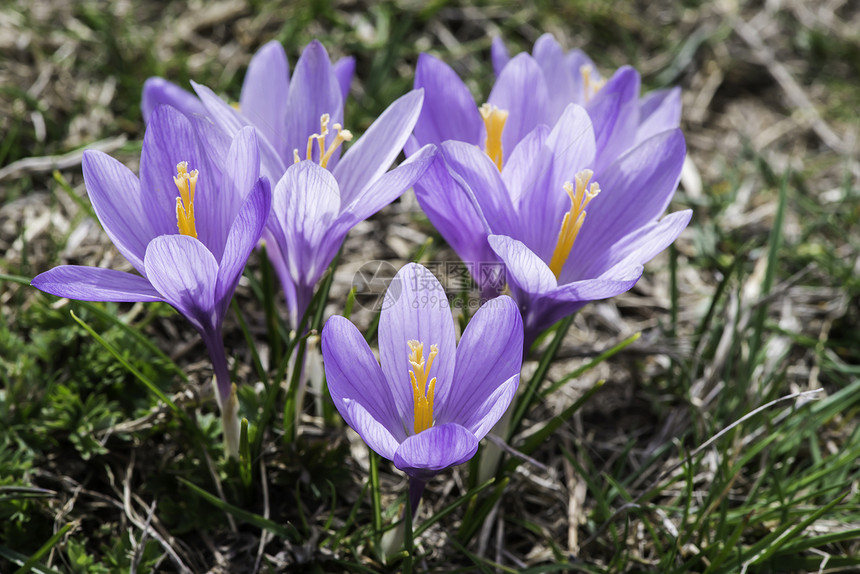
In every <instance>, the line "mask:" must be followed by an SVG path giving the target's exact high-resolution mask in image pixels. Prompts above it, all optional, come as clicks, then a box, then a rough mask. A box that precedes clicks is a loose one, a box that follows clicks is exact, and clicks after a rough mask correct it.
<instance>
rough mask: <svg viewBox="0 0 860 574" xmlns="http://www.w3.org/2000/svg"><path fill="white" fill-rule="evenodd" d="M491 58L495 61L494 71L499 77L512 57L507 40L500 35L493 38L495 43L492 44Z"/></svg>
mask: <svg viewBox="0 0 860 574" xmlns="http://www.w3.org/2000/svg"><path fill="white" fill-rule="evenodd" d="M490 59H491V60H492V61H493V73H494V74H495V75H496V77H498V76H499V74H501V73H502V70H503V69H504V67H505V66H506V65H507V63H508V62H509V61H510V59H511V57H510V56H509V55H508V48H507V46H505V41H504V40H502V38H501V37H500V36H496V37H495V38H493V44H492V46H490Z"/></svg>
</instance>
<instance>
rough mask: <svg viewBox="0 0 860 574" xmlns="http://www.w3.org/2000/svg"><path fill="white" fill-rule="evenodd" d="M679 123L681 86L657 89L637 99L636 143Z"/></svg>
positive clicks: (675, 126)
mask: <svg viewBox="0 0 860 574" xmlns="http://www.w3.org/2000/svg"><path fill="white" fill-rule="evenodd" d="M680 123H681V88H677V87H676V88H672V89H670V90H657V91H654V92H651V93H650V94H647V95H645V96H643V97H642V99H641V100H639V128H638V129H637V130H636V143H637V144H638V143H641V142H643V141H645V140H646V139H648V138H650V137H651V136H654V135H657V134H659V133H660V132H664V131H666V130H671V129H674V128H677V127H678V126H679V125H680Z"/></svg>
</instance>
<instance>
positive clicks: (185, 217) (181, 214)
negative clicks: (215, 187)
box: [173, 161, 197, 239]
mask: <svg viewBox="0 0 860 574" xmlns="http://www.w3.org/2000/svg"><path fill="white" fill-rule="evenodd" d="M173 183H175V184H176V189H178V190H179V197H177V198H176V226H177V227H179V233H181V234H182V235H190V236H191V237H194V238H195V239H196V238H197V228H196V227H195V225H194V189H195V188H196V187H197V170H196V169H195V170H192V171H190V172H189V171H188V162H187V161H181V162H179V163H178V164H176V175H175V176H173Z"/></svg>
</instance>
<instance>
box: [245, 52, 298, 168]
mask: <svg viewBox="0 0 860 574" xmlns="http://www.w3.org/2000/svg"><path fill="white" fill-rule="evenodd" d="M289 89H290V64H289V62H288V61H287V54H286V53H285V52H284V47H283V46H282V45H281V43H280V42H278V41H277V40H272V41H271V42H268V43H267V44H265V45H264V46H263V47H262V48H260V49H259V50H257V53H256V54H254V57H253V58H252V59H251V63H250V64H249V65H248V71H247V72H246V73H245V81H244V82H243V84H242V93H241V95H240V96H239V109H240V110H241V112H242V115H244V116H245V117H246V118H248V120H250V122H251V123H252V124H254V125H255V126H257V129H259V130H260V132H261V133H262V134H263V136H264V137H265V138H266V139H267V140H269V142H270V143H271V144H272V145H273V146H274V147H275V148H276V150H277V149H279V148H280V147H284V148H286V140H285V133H284V132H285V130H286V129H287V107H286V105H285V102H286V94H287V92H288V91H289ZM281 156H282V157H283V156H284V154H283V153H281Z"/></svg>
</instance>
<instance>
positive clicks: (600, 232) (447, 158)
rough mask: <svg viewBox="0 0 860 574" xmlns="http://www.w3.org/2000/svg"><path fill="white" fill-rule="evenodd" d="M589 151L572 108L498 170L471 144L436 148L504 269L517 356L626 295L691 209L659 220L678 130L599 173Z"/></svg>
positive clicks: (579, 114) (675, 177)
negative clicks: (519, 332)
mask: <svg viewBox="0 0 860 574" xmlns="http://www.w3.org/2000/svg"><path fill="white" fill-rule="evenodd" d="M596 151H597V143H596V138H595V134H594V129H593V127H592V124H591V120H590V118H589V115H588V113H587V112H586V110H585V109H584V108H582V107H580V106H578V105H576V104H570V105H569V106H568V107H567V108H566V109H565V112H564V113H563V114H562V116H561V118H560V119H559V121H558V122H557V123H556V124H555V126H554V127H553V128H552V129H551V130H550V129H548V128H546V127H538V128H537V129H535V130H534V131H532V133H530V134H529V135H528V136H527V137H526V138H525V139H524V140H523V141H522V142H520V144H519V145H518V146H516V147H515V148H514V149H513V151H512V153H511V156H510V159H509V161H508V162H507V163H506V164H505V165H504V167H503V168H502V170H501V172H499V170H498V168H497V166H496V164H495V162H494V161H493V160H492V159H491V158H490V157H489V156H488V155H487V154H486V153H485V152H484V151H483V150H481V149H479V148H477V147H475V146H474V145H470V144H468V143H465V142H458V141H448V142H445V143H443V144H442V149H441V153H440V156H441V157H442V158H443V161H444V164H445V166H446V168H447V169H448V171H449V173H450V175H451V176H452V178H454V179H455V180H456V181H457V182H458V184H459V185H460V186H461V188H462V190H463V192H464V194H465V195H466V196H467V197H469V198H470V200H471V201H472V202H473V205H474V206H475V208H476V213H478V214H480V217H481V220H482V221H481V224H482V226H483V227H482V232H484V233H486V234H487V237H488V244H489V246H490V248H491V249H492V250H493V252H494V253H495V255H497V256H498V257H499V259H500V260H501V261H502V262H503V263H504V265H505V271H506V279H507V282H508V286H509V288H510V290H511V294H512V295H513V297H514V299H516V301H517V303H518V304H519V306H520V310H521V311H522V313H523V320H524V323H525V341H526V344H527V347H526V350H527V349H528V346H529V345H531V343H532V342H533V341H534V338H535V337H536V336H537V335H538V334H539V333H540V332H541V331H543V330H544V329H545V328H547V327H549V326H550V325H551V324H552V323H554V322H555V321H557V320H558V319H560V318H562V317H564V316H567V315H569V314H571V313H573V312H575V311H577V310H578V309H579V308H581V307H582V306H583V305H584V304H585V303H586V302H588V301H592V300H596V299H605V298H608V297H612V296H615V295H618V294H619V293H622V292H624V291H626V290H628V289H630V288H631V287H632V286H633V285H634V284H635V283H636V281H637V280H638V279H639V277H640V276H641V275H642V271H643V268H642V265H643V264H644V263H646V262H647V261H649V260H650V259H652V258H653V257H654V256H656V255H657V254H658V253H659V252H660V251H662V250H663V249H665V248H666V247H667V246H668V245H670V244H671V243H672V242H673V241H674V240H675V238H677V237H678V235H679V234H680V233H681V231H683V229H684V228H685V227H686V226H687V224H688V223H689V221H690V217H691V215H692V212H691V211H690V210H686V211H680V212H676V213H673V214H671V215H668V216H666V217H664V218H663V219H660V217H661V215H662V214H663V213H664V211H665V210H666V208H667V207H668V205H669V202H670V200H671V199H672V195H673V194H674V192H675V189H676V187H677V185H678V181H679V178H680V173H681V167H682V165H683V162H684V157H685V155H686V149H685V144H684V136H683V134H682V133H681V130H679V129H672V130H667V131H664V132H661V133H659V134H657V135H654V136H652V137H650V138H648V139H647V140H645V141H643V142H642V143H640V144H639V145H637V146H635V147H633V148H632V149H630V150H628V151H627V152H625V153H623V154H621V156H620V157H618V158H617V159H616V160H615V161H614V162H613V163H612V164H610V165H609V166H607V167H605V168H602V169H600V170H597V169H592V166H594V165H595V161H596ZM586 208H587V209H586ZM586 215H587V217H586Z"/></svg>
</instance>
